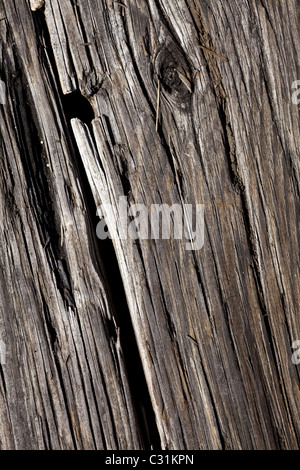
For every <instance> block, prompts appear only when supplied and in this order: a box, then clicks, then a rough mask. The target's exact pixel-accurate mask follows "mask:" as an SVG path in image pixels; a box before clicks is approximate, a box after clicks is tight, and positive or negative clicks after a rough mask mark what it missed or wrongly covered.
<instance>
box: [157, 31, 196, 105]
mask: <svg viewBox="0 0 300 470" xmlns="http://www.w3.org/2000/svg"><path fill="white" fill-rule="evenodd" d="M155 72H156V75H157V79H158V80H159V81H160V83H161V86H162V93H163V94H164V96H165V98H166V99H167V101H169V102H170V103H171V104H172V105H176V106H179V107H180V108H181V109H185V110H188V109H189V106H188V104H189V102H190V99H191V94H192V92H193V84H192V79H191V74H190V68H189V65H188V63H187V60H186V59H185V56H184V54H183V52H182V51H181V49H180V48H179V47H178V46H177V45H176V44H175V43H174V41H172V40H171V38H168V39H167V41H166V42H165V44H164V46H162V47H161V48H160V49H159V50H158V52H157V54H156V57H155Z"/></svg>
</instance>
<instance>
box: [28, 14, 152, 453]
mask: <svg viewBox="0 0 300 470" xmlns="http://www.w3.org/2000/svg"><path fill="white" fill-rule="evenodd" d="M34 23H35V28H36V34H37V37H40V38H41V37H42V38H43V42H44V44H43V46H44V47H45V48H46V51H47V54H43V55H44V57H42V59H41V60H43V61H44V62H45V63H46V65H47V66H48V68H49V69H50V72H51V73H52V75H53V84H52V85H53V88H54V91H55V92H56V93H57V104H58V107H61V109H60V114H61V116H62V118H63V122H64V123H65V127H66V128H65V133H66V136H67V138H68V139H69V144H70V148H71V149H72V155H73V157H74V158H73V163H74V166H75V168H76V170H77V171H76V172H77V175H78V179H79V184H80V187H81V191H82V194H83V197H84V201H85V207H86V210H87V214H88V221H89V226H90V230H89V237H90V239H89V243H90V246H91V250H92V252H93V253H94V255H95V256H94V259H93V262H94V263H97V266H95V268H96V270H97V272H99V273H101V274H102V277H103V279H104V288H105V291H106V293H107V296H108V298H109V299H110V301H111V302H110V304H111V308H112V311H113V315H114V318H115V322H116V325H117V326H118V328H119V331H120V344H121V349H122V352H123V356H124V363H125V369H126V373H127V376H126V378H127V380H128V384H129V389H130V393H131V397H132V402H133V406H134V411H135V414H136V419H137V423H138V428H139V432H140V434H141V438H142V442H143V445H144V449H145V450H150V449H160V448H161V443H160V438H159V433H158V429H157V425H156V420H155V414H154V410H153V407H152V403H151V399H150V395H149V390H148V387H147V383H146V378H145V374H144V370H143V366H142V362H141V357H140V354H139V351H138V346H137V341H136V338H135V334H134V329H133V325H132V320H131V316H130V312H129V308H128V303H127V299H126V295H125V291H124V286H123V282H122V278H121V274H120V268H119V265H118V261H117V258H116V254H115V250H114V247H113V243H112V241H111V240H109V239H107V240H105V241H100V240H98V239H97V237H96V230H93V227H96V225H97V222H98V219H97V215H96V205H95V201H94V197H93V194H92V191H91V188H90V186H89V182H88V178H87V175H86V172H85V168H84V165H83V162H82V160H81V158H80V153H79V149H78V147H77V144H76V141H75V139H74V137H73V132H72V128H71V124H70V120H71V119H72V118H75V117H76V118H79V119H80V120H81V121H83V122H84V123H85V124H87V125H88V126H89V127H90V124H91V121H92V119H93V118H94V117H95V116H94V112H93V108H92V106H91V104H90V103H89V101H88V99H87V98H85V97H84V96H83V95H82V94H81V93H80V92H79V91H76V92H74V93H71V94H69V95H63V93H62V89H61V86H60V81H59V75H58V70H57V66H56V62H55V58H54V53H53V49H52V44H51V40H50V35H49V31H48V27H47V23H46V19H45V16H44V12H43V11H40V12H36V13H35V14H34ZM42 49H43V48H42ZM107 328H108V330H107V331H108V332H110V333H109V334H110V336H115V335H116V332H115V327H114V326H113V325H112V324H111V321H109V320H107ZM56 365H57V368H58V373H60V366H59V364H58V363H57V364H56ZM61 379H62V377H61ZM61 383H62V382H61ZM62 388H63V384H62ZM108 401H109V397H108ZM66 403H67V402H66ZM73 438H75V436H73Z"/></svg>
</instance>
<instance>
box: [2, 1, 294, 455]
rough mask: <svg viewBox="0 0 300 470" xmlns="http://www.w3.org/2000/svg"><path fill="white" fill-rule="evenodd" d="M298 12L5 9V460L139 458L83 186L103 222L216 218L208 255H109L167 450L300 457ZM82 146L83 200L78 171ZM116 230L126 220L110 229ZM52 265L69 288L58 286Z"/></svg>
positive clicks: (267, 6) (157, 6)
mask: <svg viewBox="0 0 300 470" xmlns="http://www.w3.org/2000/svg"><path fill="white" fill-rule="evenodd" d="M120 3H121V4H120ZM122 3H123V4H124V6H122ZM297 8H298V2H297V0H287V1H286V2H281V1H274V0H240V1H238V2H237V1H236V2H233V1H229V0H218V1H216V0H201V1H200V0H191V1H184V0H172V1H168V0H164V1H158V0H148V1H145V0H127V1H126V2H125V1H124V2H113V1H109V0H107V1H106V0H103V1H100V0H85V1H81V2H79V1H77V2H76V1H69V0H64V1H63V2H59V1H58V0H45V5H44V9H43V10H37V11H31V10H30V8H29V5H28V4H27V3H26V2H25V1H24V0H22V1H18V2H14V1H13V2H8V0H2V1H0V11H1V15H0V18H2V17H3V18H5V19H4V20H2V21H1V23H2V24H3V29H1V38H2V39H1V41H2V42H1V44H2V45H1V56H4V57H5V58H6V65H5V68H4V76H3V77H2V76H1V78H2V79H4V81H6V82H7V84H8V88H9V94H8V95H9V97H8V105H7V107H2V108H0V109H1V113H2V114H3V115H4V116H3V118H2V120H1V124H0V125H1V134H2V136H4V137H3V144H2V149H3V151H2V153H3V157H2V158H3V166H2V168H3V170H2V176H1V177H2V178H3V184H2V187H3V188H7V189H6V190H5V189H4V190H3V192H2V198H3V204H2V207H3V208H4V207H5V208H6V209H5V210H6V213H7V208H9V212H8V216H5V217H8V219H7V221H6V222H5V223H4V224H3V228H2V230H3V243H2V244H1V246H2V247H3V248H2V250H3V254H2V255H1V261H2V263H3V270H2V273H3V274H2V277H3V285H4V286H6V285H9V286H10V287H9V290H7V288H6V287H3V295H2V297H1V298H2V305H1V318H2V322H3V324H4V328H5V331H6V329H7V331H8V333H7V344H8V350H9V351H8V357H12V356H14V357H15V356H17V357H18V362H19V363H20V365H18V367H16V366H10V367H11V370H12V372H11V375H9V372H8V371H7V369H8V364H9V363H8V364H6V365H5V367H3V377H4V380H5V384H6V392H5V393H4V392H3V394H2V401H1V408H0V411H1V416H3V423H5V424H4V428H3V429H4V431H3V432H2V435H1V439H2V446H3V448H14V447H17V448H24V447H25V448H28V447H30V446H32V447H33V448H43V447H47V446H48V447H53V448H74V447H79V448H105V447H109V448H113V447H114V446H115V447H120V448H139V447H141V446H143V445H144V444H143V443H142V441H141V438H140V431H141V430H140V429H139V428H140V426H141V424H140V423H138V422H137V421H136V420H135V419H136V418H135V410H134V409H135V403H134V400H133V399H132V391H131V390H130V385H129V383H128V382H127V379H126V370H125V369H124V367H125V366H124V365H123V364H122V360H121V357H122V354H120V353H118V352H117V351H118V348H117V347H116V344H115V341H116V337H117V330H116V336H115V337H114V341H112V340H111V338H109V337H108V335H107V332H106V329H105V320H106V319H108V321H110V322H112V323H113V324H114V320H113V318H114V313H113V312H112V311H111V309H112V306H111V299H110V298H109V295H108V292H107V287H106V285H105V281H104V280H103V279H102V277H101V275H99V272H98V270H97V263H98V262H99V261H98V260H97V259H95V256H94V255H93V254H92V253H93V251H92V250H91V249H90V244H91V243H92V242H91V240H94V238H95V231H96V226H94V227H93V230H94V233H93V234H92V235H91V234H89V228H88V224H87V216H86V210H87V207H86V201H87V200H86V198H85V197H84V196H85V192H86V191H87V189H88V190H91V191H92V194H93V197H94V202H95V205H96V206H98V205H100V204H101V203H103V202H106V203H107V202H110V203H113V204H114V205H115V204H116V203H117V201H118V198H119V196H121V195H124V194H125V195H127V196H128V198H129V202H130V203H144V204H146V205H150V204H154V203H165V204H170V205H171V204H174V203H180V204H182V203H189V204H194V205H195V204H196V203H202V204H204V205H205V244H204V247H203V248H202V249H201V250H199V251H195V252H189V251H186V250H185V245H184V241H177V240H169V241H168V240H165V241H161V240H149V241H137V242H135V241H132V240H130V239H129V240H127V241H122V240H115V241H114V248H115V252H116V255H117V259H118V262H119V269H120V272H121V275H122V279H123V284H124V288H125V292H126V296H127V301H128V306H129V312H130V317H131V320H132V324H133V327H134V331H135V336H136V342H137V345H138V348H139V354H140V357H141V359H142V364H143V370H144V374H145V377H146V381H147V384H148V389H149V393H150V397H151V400H152V407H153V410H154V413H155V418H156V425H157V428H158V432H159V435H160V441H161V447H162V448H163V449H184V448H185V449H221V448H225V449H298V448H299V437H300V426H299V405H300V392H299V368H297V366H296V365H294V364H293V363H292V360H291V355H292V349H291V345H292V342H293V341H294V340H296V339H298V338H300V316H299V285H300V284H299V276H300V273H299V242H298V240H299V231H298V229H299V141H300V139H299V137H300V136H299V115H298V109H297V106H295V105H294V104H293V103H292V101H291V93H292V91H291V85H292V83H293V81H294V80H296V79H297V78H299V77H298V75H299V53H298V50H299V47H298V45H299V32H298V31H299V16H298V15H297V11H298V10H297ZM20 18H22V22H20ZM44 20H45V24H44V27H45V28H46V31H45V32H44V37H42V34H41V25H43V21H44ZM34 25H35V32H34ZM48 35H49V38H48ZM24 38H25V40H24ZM13 43H14V44H13ZM13 51H15V52H14V53H13ZM44 54H45V55H44ZM18 57H19V59H17V58H18ZM47 58H48V62H47ZM16 61H17V62H16ZM174 71H175V72H174ZM18 73H19V77H18V75H17V74H18ZM13 74H15V76H14V77H13ZM20 77H21V78H20ZM58 80H59V83H58ZM56 87H61V89H62V92H63V93H64V94H66V95H67V94H70V97H71V98H70V99H71V100H72V97H73V99H74V108H75V111H74V113H73V116H68V115H67V109H66V106H63V107H62V108H61V110H60V112H59V109H60V106H61V104H60V100H59V99H58V95H57V94H56ZM158 88H159V89H160V100H159V114H157V97H158ZM26 90H27V91H26ZM25 91H26V92H27V93H28V95H29V97H30V98H26V99H27V100H28V101H26V99H25V97H24V94H25ZM75 91H77V93H78V92H80V93H81V95H82V96H84V97H85V98H86V99H88V101H89V103H90V104H91V106H92V108H93V113H94V117H95V118H94V119H93V121H92V122H83V121H84V120H85V121H86V114H85V113H83V112H82V109H80V106H81V104H82V103H83V101H78V94H76V93H74V92H75ZM72 93H73V94H72ZM16 96H17V98H16ZM20 97H22V100H21V98H20ZM14 99H16V100H17V102H14V101H13V100H14ZM20 100H21V103H20ZM18 104H19V106H17V105H18ZM76 106H77V108H78V109H76ZM29 110H30V113H31V115H32V116H33V122H35V127H34V126H33V125H30V124H27V121H28V120H29V115H28V113H29ZM63 114H65V117H66V124H64V122H63V120H62V116H63ZM12 116H13V117H14V120H15V121H16V123H17V125H16V129H15V127H14V123H13V120H12ZM70 117H74V118H76V119H73V120H72V122H71V121H70ZM35 128H36V129H38V131H37V132H38V138H37V139H36V140H35V142H34V144H32V142H31V140H30V139H32V136H33V134H34V133H35ZM38 141H43V144H40V145H38ZM20 142H21V143H22V144H21V145H20ZM25 144H26V145H25ZM33 145H34V149H32V146H33ZM24 146H25V147H24ZM76 147H77V150H78V151H79V153H80V156H81V160H82V163H83V166H84V168H85V172H86V174H87V178H88V182H89V188H86V187H85V186H84V184H83V183H82V181H81V180H80V178H78V177H77V175H76V168H75V167H74V165H73V162H74V161H75V159H74V158H75V157H74V153H75V149H76ZM26 155H35V160H34V161H37V158H39V161H40V165H41V167H42V169H43V170H42V172H43V174H44V177H43V180H42V181H41V188H44V191H46V195H49V196H48V199H49V197H50V195H51V202H52V204H53V208H52V210H53V213H54V215H53V217H55V220H53V221H52V222H51V224H52V228H53V232H52V234H53V235H54V234H55V233H56V235H57V241H56V242H55V243H56V245H54V246H52V244H53V243H54V242H52V240H51V236H50V241H49V242H48V245H47V246H46V248H44V246H45V244H47V241H48V235H47V233H44V232H43V229H42V228H41V227H43V225H44V221H43V219H41V215H38V216H36V215H35V214H36V212H37V211H39V209H38V207H37V204H38V202H37V198H36V197H34V194H33V195H31V192H30V190H29V188H28V170H26V167H27V164H26V159H27V158H28V157H26ZM31 160H32V158H31ZM47 165H49V167H48V166H47ZM15 174H17V175H18V180H16V176H12V175H15ZM46 181H47V183H46ZM4 182H5V183H4ZM45 185H46V186H45ZM48 186H49V188H48ZM12 188H15V189H12ZM20 188H22V190H21V189H20ZM33 188H35V186H33ZM31 191H33V190H31ZM38 196H39V195H38ZM70 196H71V198H70ZM4 201H5V202H4ZM43 204H44V205H42V206H41V210H42V211H43V210H44V207H45V204H46V202H44V203H43ZM46 206H47V204H46ZM3 210H4V209H3ZM48 210H49V209H48ZM16 211H17V212H16ZM3 214H4V213H3ZM15 214H18V216H17V217H16V215H15ZM3 217H4V215H3ZM51 217H52V215H51ZM50 220H52V219H50ZM116 221H117V213H116V211H114V212H113V213H112V214H109V215H108V225H109V226H110V228H112V226H113V225H114V223H116ZM18 224H19V225H18ZM11 226H12V227H13V230H12V229H11ZM41 231H42V234H43V235H41V234H40V232H41ZM11 232H13V234H14V235H12V234H11ZM27 232H28V233H27ZM16 234H17V235H16ZM20 234H21V235H22V237H23V238H24V237H25V239H26V240H27V242H26V243H27V245H28V249H27V251H25V250H24V241H22V238H20ZM14 237H15V238H14ZM28 240H29V242H28ZM61 243H62V246H61V247H60V244H61ZM49 244H50V245H49ZM21 247H23V248H21ZM47 250H52V251H51V253H52V252H53V255H51V256H52V258H53V259H52V258H51V262H50V261H49V259H48V257H47V256H48V255H47ZM60 258H62V259H64V260H65V263H66V266H67V267H68V273H67V276H68V278H69V280H68V281H67V282H65V281H64V280H63V279H65V277H64V276H63V274H62V273H61V272H60V274H58V277H59V279H60V282H61V283H62V287H59V286H58V285H57V280H56V279H55V276H54V274H53V271H55V270H59V265H58V264H57V263H58V260H59V259H60ZM55 263H56V264H55ZM38 266H41V268H39V271H38ZM62 266H65V265H64V264H63V265H62ZM95 266H96V267H95ZM63 269H64V268H62V270H63ZM56 275H57V274H56ZM8 279H10V280H9V281H8ZM20 285H21V286H22V288H21V289H20V287H19V286H20ZM62 292H63V293H64V295H62ZM11 298H13V299H14V302H13V303H11V302H12V301H11V300H10V299H11ZM29 299H31V300H29ZM32 299H33V300H32ZM28 305H30V315H26V312H27V309H28ZM45 310H46V311H47V312H48V313H47V317H45V313H43V312H44V311H45ZM8 312H12V313H11V315H12V318H13V319H14V322H12V323H10V322H11V320H9V318H11V316H9V315H8ZM45 318H46V319H47V318H50V320H48V319H47V320H45ZM45 321H47V322H48V323H49V321H50V325H52V326H51V328H54V330H55V331H56V335H57V341H56V346H55V354H56V355H57V358H56V359H55V358H54V357H53V354H54V353H53V352H51V351H52V350H51V347H50V345H49V340H47V338H48V336H49V333H45V332H44V330H43V325H44V324H45ZM8 325H9V326H8ZM36 325H40V326H36ZM48 329H49V328H48ZM41 331H42V332H43V334H42V333H41ZM45 331H48V330H45ZM51 331H52V330H51ZM41 335H42V336H41ZM47 335H48V336H47ZM28 341H29V342H28ZM47 341H48V342H47ZM36 342H38V345H39V349H38V351H40V352H39V354H38V355H37V357H38V358H40V359H37V358H36V357H35V356H34V354H33V353H32V351H31V349H32V350H33V347H32V345H33V344H35V343H36ZM24 345H25V346H24ZM28 345H29V346H28ZM10 348H15V349H10ZM22 348H25V350H26V351H27V352H26V355H23V354H21V353H20V351H23V349H22ZM30 348H31V349H30ZM30 351H31V352H30ZM57 351H58V352H57ZM100 351H101V353H100ZM97 352H98V353H97ZM69 354H70V356H69ZM10 355H11V356H10ZM69 357H70V358H69ZM68 358H69V359H68ZM47 364H49V365H47ZM47 367H49V368H51V371H53V372H52V374H53V377H54V379H53V380H54V382H55V385H53V388H51V387H50V388H49V385H47V379H46V377H47V373H46V371H47ZM70 368H71V369H70ZM122 370H123V372H122ZM36 371H37V372H36ZM34 374H37V376H35V375H34ZM59 374H60V375H59ZM37 377H38V378H37ZM120 377H121V382H120ZM62 382H63V387H62ZM13 383H16V384H17V385H15V386H14V387H13V385H12V384H13ZM37 384H39V386H40V387H41V390H39V389H38V387H37ZM82 384H83V385H82ZM46 385H47V387H48V388H47V387H46ZM75 385H76V386H78V387H79V389H80V390H81V392H78V393H75V391H74V386H75ZM83 389H84V392H83ZM36 390H38V392H37V391H36ZM7 391H8V392H7ZM103 394H104V395H105V397H106V398H105V400H106V401H102V398H101V397H103ZM35 396H38V397H39V399H34V398H33V397H35ZM47 397H49V403H51V406H50V404H49V403H48V402H47ZM50 397H51V401H50ZM17 403H18V404H19V403H22V404H23V406H22V407H20V406H19V405H18V406H17V409H16V404H17ZM24 403H26V406H24ZM33 403H34V405H33ZM35 407H36V408H37V410H38V411H35ZM108 410H109V413H108ZM72 413H73V414H72ZM106 413H108V418H107V419H106ZM48 415H49V416H50V417H51V416H52V415H53V416H55V419H54V417H51V419H50V418H46V416H48ZM48 419H49V422H50V424H49V428H50V431H48V430H47V432H46V431H45V429H46V428H43V426H46V425H44V424H43V423H44V422H45V421H48ZM18 421H19V422H20V421H21V422H22V425H21V426H20V427H19V428H18V429H16V424H15V423H16V422H18ZM65 422H67V423H69V429H68V428H67V427H66V426H65ZM114 427H115V431H114V432H113V428H114ZM72 428H73V429H72ZM28 429H30V432H29V431H28ZM25 430H26V432H25ZM46 434H47V435H50V436H51V438H49V437H47V439H46V438H45V435H46Z"/></svg>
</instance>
